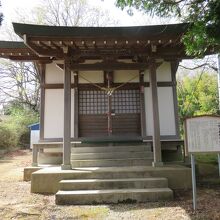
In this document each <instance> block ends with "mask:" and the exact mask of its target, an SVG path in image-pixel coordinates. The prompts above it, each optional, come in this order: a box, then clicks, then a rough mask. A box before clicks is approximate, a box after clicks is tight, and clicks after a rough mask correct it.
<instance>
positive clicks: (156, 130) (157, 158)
mask: <svg viewBox="0 0 220 220" xmlns="http://www.w3.org/2000/svg"><path fill="white" fill-rule="evenodd" d="M156 69H157V66H156V63H155V60H154V59H152V60H151V61H150V89H151V96H152V110H153V151H154V161H153V164H152V165H153V166H154V167H156V166H162V165H163V162H162V158H161V142H160V119H159V107H158V94H157V75H156Z"/></svg>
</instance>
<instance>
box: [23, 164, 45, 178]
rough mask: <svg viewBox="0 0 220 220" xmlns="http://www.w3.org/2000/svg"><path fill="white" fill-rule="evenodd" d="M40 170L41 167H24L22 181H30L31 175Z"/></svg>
mask: <svg viewBox="0 0 220 220" xmlns="http://www.w3.org/2000/svg"><path fill="white" fill-rule="evenodd" d="M40 169H42V167H25V168H24V176H23V180H24V181H31V174H32V173H34V172H36V171H38V170H40Z"/></svg>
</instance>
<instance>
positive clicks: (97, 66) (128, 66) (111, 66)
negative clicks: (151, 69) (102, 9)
mask: <svg viewBox="0 0 220 220" xmlns="http://www.w3.org/2000/svg"><path fill="white" fill-rule="evenodd" d="M148 66H149V64H148V63H123V62H113V63H111V62H109V63H108V62H99V63H94V64H77V63H74V64H72V65H71V69H72V70H74V71H86V70H105V71H113V70H138V69H147V68H148Z"/></svg>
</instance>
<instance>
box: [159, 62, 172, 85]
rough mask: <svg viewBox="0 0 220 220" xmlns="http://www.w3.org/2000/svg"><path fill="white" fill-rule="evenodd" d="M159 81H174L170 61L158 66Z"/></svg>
mask: <svg viewBox="0 0 220 220" xmlns="http://www.w3.org/2000/svg"><path fill="white" fill-rule="evenodd" d="M157 81H158V82H170V81H172V78H171V66H170V62H163V63H162V64H161V65H160V66H159V67H158V68H157Z"/></svg>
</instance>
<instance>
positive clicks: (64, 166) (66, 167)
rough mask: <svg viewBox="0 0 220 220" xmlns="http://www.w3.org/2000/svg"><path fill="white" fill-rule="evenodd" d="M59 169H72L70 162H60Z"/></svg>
mask: <svg viewBox="0 0 220 220" xmlns="http://www.w3.org/2000/svg"><path fill="white" fill-rule="evenodd" d="M61 169H62V170H72V165H70V164H68V165H65V164H62V165H61Z"/></svg>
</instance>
